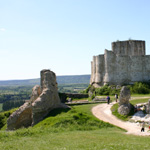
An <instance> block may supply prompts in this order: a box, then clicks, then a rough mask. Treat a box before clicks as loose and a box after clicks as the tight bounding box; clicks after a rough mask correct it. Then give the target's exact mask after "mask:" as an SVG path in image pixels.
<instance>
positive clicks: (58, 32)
mask: <svg viewBox="0 0 150 150" xmlns="http://www.w3.org/2000/svg"><path fill="white" fill-rule="evenodd" d="M149 7H150V1H149V0H142V1H141V0H105V1H104V0H0V69H1V72H0V80H10V79H31V78H39V77H40V71H41V70H42V69H51V70H52V71H54V72H55V73H56V75H82V74H90V73H91V60H92V57H93V56H94V55H99V54H103V53H104V49H109V50H111V42H114V41H116V40H120V41H121V40H128V39H129V38H131V39H134V40H145V41H146V54H147V55H148V54H150V19H149V16H150V9H149Z"/></svg>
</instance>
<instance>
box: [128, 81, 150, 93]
mask: <svg viewBox="0 0 150 150" xmlns="http://www.w3.org/2000/svg"><path fill="white" fill-rule="evenodd" d="M130 91H131V93H132V94H149V93H150V84H149V82H147V83H146V82H136V83H135V84H134V85H132V86H130Z"/></svg>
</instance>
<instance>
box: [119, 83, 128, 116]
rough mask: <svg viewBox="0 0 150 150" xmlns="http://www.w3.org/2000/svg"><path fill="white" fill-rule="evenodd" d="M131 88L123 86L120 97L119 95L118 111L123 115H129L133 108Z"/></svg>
mask: <svg viewBox="0 0 150 150" xmlns="http://www.w3.org/2000/svg"><path fill="white" fill-rule="evenodd" d="M130 96H131V94H130V89H129V88H128V87H126V86H123V87H122V89H121V91H120V97H119V108H118V112H119V114H121V115H128V114H129V113H130V110H131V104H130V103H129V99H130Z"/></svg>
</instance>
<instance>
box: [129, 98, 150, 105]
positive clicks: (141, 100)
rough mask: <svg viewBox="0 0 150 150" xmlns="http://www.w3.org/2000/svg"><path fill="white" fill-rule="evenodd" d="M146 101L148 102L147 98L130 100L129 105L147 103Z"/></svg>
mask: <svg viewBox="0 0 150 150" xmlns="http://www.w3.org/2000/svg"><path fill="white" fill-rule="evenodd" d="M148 100H149V98H143V99H142V98H141V99H134V100H131V101H130V103H131V104H132V105H136V104H139V103H147V102H148Z"/></svg>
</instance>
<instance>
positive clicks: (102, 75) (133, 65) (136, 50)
mask: <svg viewBox="0 0 150 150" xmlns="http://www.w3.org/2000/svg"><path fill="white" fill-rule="evenodd" d="M148 80H150V55H145V41H138V40H129V41H117V42H113V43H112V51H109V50H105V53H104V55H98V56H93V61H92V62H91V80H90V84H91V85H93V86H95V87H100V86H103V85H105V84H110V85H122V84H124V83H125V84H133V83H134V82H138V81H148Z"/></svg>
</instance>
